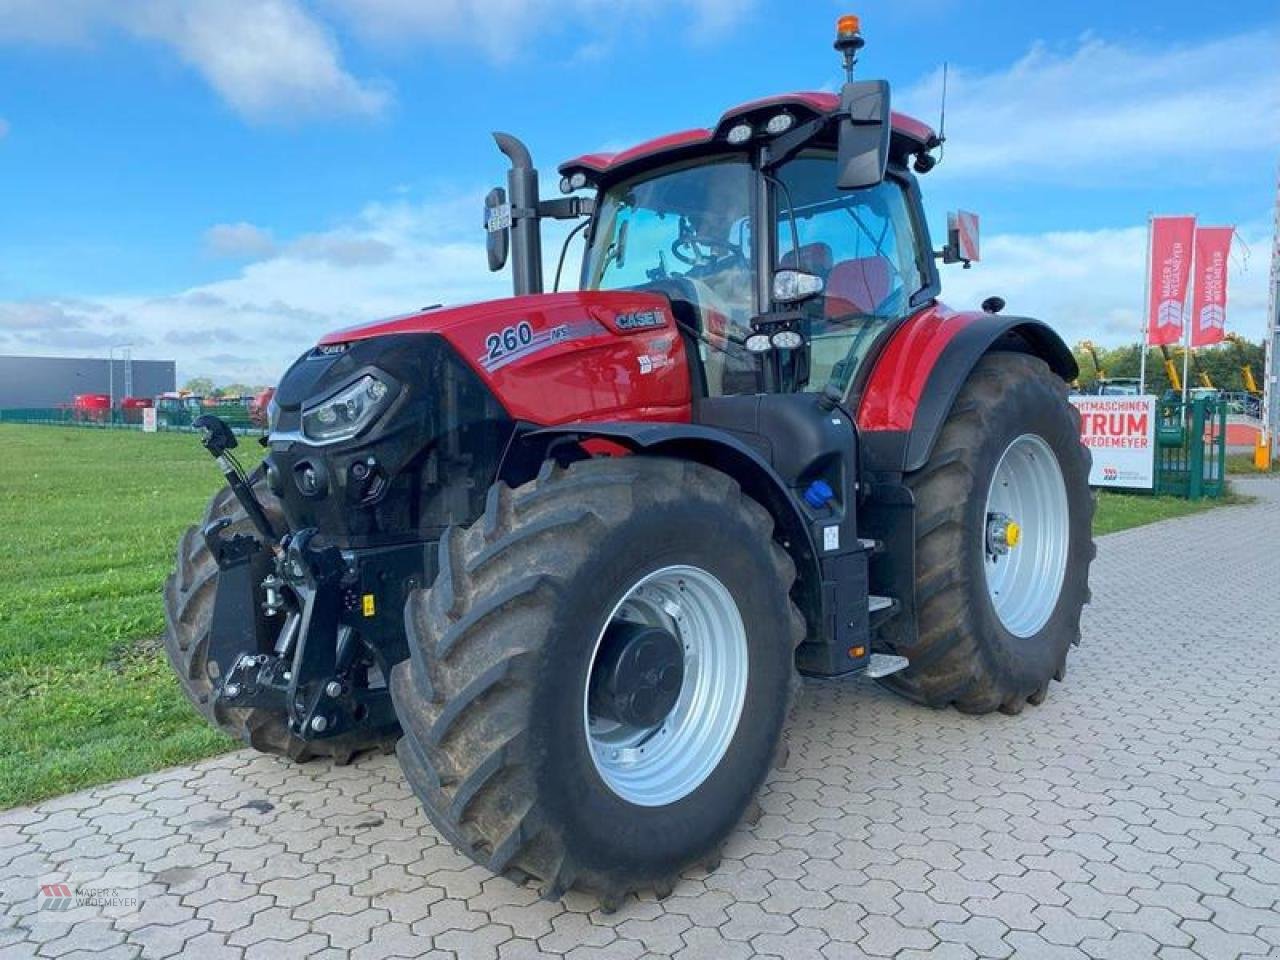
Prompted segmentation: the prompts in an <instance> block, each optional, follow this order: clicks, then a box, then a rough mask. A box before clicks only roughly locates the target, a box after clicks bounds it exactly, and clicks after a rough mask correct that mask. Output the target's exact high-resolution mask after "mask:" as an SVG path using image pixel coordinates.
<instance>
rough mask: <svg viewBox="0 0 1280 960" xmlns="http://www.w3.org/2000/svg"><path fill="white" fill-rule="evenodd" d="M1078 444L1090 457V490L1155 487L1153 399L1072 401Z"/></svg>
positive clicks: (1102, 398) (1074, 398)
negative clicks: (1077, 415)
mask: <svg viewBox="0 0 1280 960" xmlns="http://www.w3.org/2000/svg"><path fill="white" fill-rule="evenodd" d="M1071 402H1072V403H1074V404H1075V405H1076V409H1077V410H1079V411H1080V442H1081V443H1083V444H1084V445H1085V446H1086V447H1088V448H1089V452H1090V453H1092V454H1093V467H1092V469H1091V470H1090V471H1089V485H1090V486H1092V487H1125V488H1132V489H1139V490H1150V489H1151V488H1152V487H1153V486H1154V485H1155V465H1156V464H1155V459H1156V398H1155V397H1072V398H1071Z"/></svg>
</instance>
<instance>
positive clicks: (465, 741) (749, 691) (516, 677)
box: [391, 456, 804, 909]
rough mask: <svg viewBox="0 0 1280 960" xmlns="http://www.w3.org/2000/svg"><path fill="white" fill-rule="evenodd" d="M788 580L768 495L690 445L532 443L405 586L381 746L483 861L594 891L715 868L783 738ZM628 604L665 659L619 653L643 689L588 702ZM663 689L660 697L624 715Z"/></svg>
mask: <svg viewBox="0 0 1280 960" xmlns="http://www.w3.org/2000/svg"><path fill="white" fill-rule="evenodd" d="M794 579H795V567H794V564H793V563H792V561H791V559H790V558H789V557H788V556H787V554H786V553H785V552H784V551H783V549H782V548H781V547H780V546H779V545H778V544H777V543H775V542H774V540H773V521H772V518H771V517H770V516H769V514H768V512H767V511H766V510H765V509H764V508H763V507H761V506H760V505H759V504H758V503H756V502H755V501H754V500H752V499H750V498H749V497H747V496H746V495H744V494H743V493H742V491H741V490H740V489H739V487H738V485H737V484H736V483H735V482H734V481H733V480H731V479H730V478H729V477H727V476H726V475H724V474H722V473H719V472H718V471H715V470H712V469H710V468H708V467H704V466H701V465H699V464H696V463H691V462H685V461H681V460H668V459H659V458H649V457H642V456H630V457H621V458H604V459H596V460H586V461H581V462H578V463H574V464H573V465H571V466H569V467H567V468H565V467H561V466H559V465H556V464H553V463H551V462H548V463H546V464H544V466H543V469H542V470H541V472H540V473H539V475H538V477H537V479H536V480H534V481H531V482H529V483H527V484H525V485H523V486H520V487H518V488H516V489H514V490H512V489H511V488H509V487H507V486H505V485H502V484H499V485H497V486H495V487H493V488H492V489H491V490H490V491H489V496H488V500H487V504H486V508H485V512H484V515H483V516H482V517H481V518H480V519H479V520H477V521H476V523H475V524H473V525H472V526H471V527H470V528H469V529H466V530H461V529H457V528H454V529H451V530H450V531H449V532H448V533H447V534H446V536H445V537H444V539H443V540H442V541H441V543H440V573H439V575H438V577H437V578H436V581H435V584H434V585H433V586H432V587H431V589H430V590H418V591H416V592H414V593H413V594H412V595H411V596H410V598H409V600H408V602H407V604H406V608H405V627H406V631H407V634H408V639H409V648H410V658H409V659H408V660H406V661H403V662H401V663H399V664H397V665H396V667H395V668H394V670H393V671H392V678H391V692H392V699H393V702H394V703H395V706H396V712H397V715H398V717H399V719H400V723H401V726H402V728H403V729H404V737H403V738H402V739H401V741H400V743H399V745H398V747H397V752H398V754H399V757H400V761H401V765H402V766H403V768H404V771H405V773H406V775H407V777H408V779H409V783H410V784H411V785H412V786H413V788H414V791H415V792H416V793H417V795H418V797H419V798H420V799H421V801H422V803H423V806H424V807H425V809H426V812H427V814H428V816H429V817H430V819H431V821H432V822H433V823H434V824H435V825H436V827H437V828H438V829H439V830H440V832H441V833H442V834H443V835H444V836H445V837H446V838H447V839H448V840H449V841H450V842H451V843H453V844H454V845H455V846H456V847H457V848H458V849H459V850H461V851H462V852H463V853H465V854H467V855H468V856H469V857H471V858H472V859H473V860H475V861H476V862H478V863H481V864H484V865H486V866H488V868H489V869H490V870H492V871H494V872H495V873H500V874H505V875H507V876H508V877H510V878H511V879H513V880H515V881H517V882H530V881H532V882H535V883H538V884H539V885H540V887H541V890H542V894H543V896H544V897H547V898H548V899H555V898H558V897H560V896H561V895H563V894H564V893H566V892H567V891H568V890H570V889H574V888H576V889H579V890H584V891H587V892H588V893H591V894H594V895H595V896H597V897H598V898H599V899H600V901H601V903H602V905H603V906H604V908H605V909H612V908H613V907H615V906H616V905H617V903H618V902H619V901H620V899H621V898H622V897H623V896H625V895H626V894H628V893H630V892H634V891H637V890H640V889H652V890H654V891H655V892H656V893H657V894H658V895H659V896H665V894H666V893H668V892H669V891H670V889H671V887H672V885H673V884H674V882H675V881H676V879H677V878H678V877H679V875H680V873H681V872H682V871H683V870H685V869H686V868H688V867H691V866H694V865H702V866H704V867H706V868H708V869H714V865H715V864H716V863H717V862H718V857H719V849H720V846H721V844H722V842H723V840H724V839H725V837H726V836H727V835H728V834H729V833H730V831H732V830H733V828H734V826H735V825H736V824H737V822H738V821H739V819H740V818H742V817H743V814H744V812H745V811H747V810H748V809H749V807H751V806H752V804H753V798H754V796H755V794H756V792H757V790H758V789H759V787H760V784H761V783H762V781H763V780H764V778H765V775H766V773H767V772H768V770H769V767H770V765H771V761H773V760H774V758H775V754H777V753H780V752H781V749H780V744H781V733H782V728H783V725H784V721H785V718H786V716H787V712H788V708H789V700H790V693H791V688H792V682H793V677H794V675H795V667H794V656H795V653H794V648H795V645H796V644H797V643H799V642H800V640H801V639H802V637H803V633H804V622H803V619H802V617H801V614H800V612H799V611H798V610H797V609H796V608H795V606H794V605H793V604H792V603H791V601H790V598H789V593H790V589H791V585H792V582H793V581H794ZM672 598H674V599H672ZM677 601H678V602H677ZM663 611H665V613H664V612H663ZM668 616H669V619H664V617H668ZM633 618H634V619H633ZM637 620H639V621H644V623H645V624H652V623H658V624H659V627H658V628H656V629H657V630H658V633H659V634H660V635H661V636H663V637H665V638H667V639H664V640H663V643H667V642H669V643H670V644H671V646H670V647H669V648H667V655H668V657H669V659H668V660H666V661H660V660H659V659H655V660H649V661H645V662H646V663H647V664H648V665H649V667H652V669H648V668H647V667H646V668H645V669H646V670H647V673H646V672H644V671H641V670H637V671H636V673H635V674H634V675H633V676H634V677H642V678H647V679H645V680H644V682H645V683H647V684H650V686H648V687H645V688H644V690H641V692H640V693H636V694H635V699H629V700H625V703H624V704H623V707H617V706H612V707H610V706H606V707H601V708H597V706H596V704H597V703H599V702H605V701H604V700H597V697H598V696H599V697H604V696H605V694H603V693H600V691H601V690H602V689H606V688H605V687H601V686H599V683H600V682H601V676H602V673H603V674H604V675H605V676H606V677H613V676H615V674H614V673H613V672H612V668H607V667H605V666H604V664H605V663H606V662H610V663H614V664H621V663H622V662H623V660H624V659H625V657H626V656H629V655H630V654H629V653H626V652H625V651H627V650H628V649H629V648H627V647H626V646H625V644H624V645H623V646H621V647H619V646H618V643H619V642H620V641H619V640H618V638H619V637H626V636H632V635H633V634H632V633H629V632H628V631H633V630H638V631H639V633H643V632H644V630H643V629H640V628H638V627H636V625H635V621H637ZM644 629H649V627H647V626H645V627H644ZM663 631H665V633H664V632H663ZM628 642H629V641H628ZM637 643H638V641H637ZM682 644H683V648H684V650H683V652H682V650H681V645H682ZM617 651H623V652H617ZM690 651H693V655H692V656H691V655H690ZM636 656H637V657H639V654H636ZM653 656H654V657H655V658H659V654H657V653H654V654H653ZM615 657H616V659H614V658H615ZM634 662H639V661H638V660H637V661H634ZM659 662H664V663H666V664H667V665H666V666H661V667H659V666H658V663H659ZM677 663H679V664H681V665H680V666H678V667H674V668H672V669H674V670H677V671H679V672H680V679H679V684H680V686H679V693H678V694H673V693H671V692H670V691H671V689H672V687H674V686H675V684H676V680H675V679H674V674H668V673H667V670H668V667H669V666H671V665H672V664H677ZM703 665H705V666H703ZM618 670H619V673H618V674H616V675H618V676H620V675H621V667H619V668H618ZM691 676H692V677H693V678H694V679H692V680H690V679H689V678H690V677H691ZM668 681H670V682H668ZM624 682H630V681H624V680H618V683H619V684H622V683H624ZM628 689H632V690H638V689H640V688H639V687H633V688H628ZM664 690H665V691H667V693H666V695H667V696H670V697H672V698H674V699H675V700H676V702H675V704H674V705H672V706H670V707H654V711H655V712H653V713H648V714H644V719H643V720H636V719H635V713H634V712H632V711H639V710H640V708H641V707H652V706H653V704H654V703H655V702H661V697H662V696H663V695H664V694H663V691H664ZM646 691H647V692H646ZM641 694H643V696H642V695H641ZM708 694H709V695H708ZM650 695H652V697H654V698H656V701H655V700H652V699H651V700H645V699H644V697H648V696H650ZM686 697H687V699H686ZM620 702H623V701H618V700H608V701H607V703H609V704H615V705H616V704H617V703H620ZM708 703H710V704H712V706H711V707H707V706H705V705H706V704H708ZM690 704H703V706H698V707H694V706H690ZM637 705H639V706H637ZM597 709H600V710H604V711H605V712H606V713H608V711H609V710H613V711H615V712H613V713H609V714H608V716H606V717H604V718H603V719H601V717H599V716H597ZM664 709H667V710H669V712H666V713H663V712H662V711H663V710H664ZM735 711H736V712H735ZM655 716H656V717H659V719H657V720H656V721H655V720H654V717H655ZM610 718H612V719H610ZM628 718H630V719H628ZM739 720H741V721H742V722H739ZM633 721H634V725H631V724H632V723H633ZM651 723H653V724H657V725H660V726H661V729H659V726H657V725H653V726H650V725H649V724H651ZM695 731H702V733H696V732H695ZM668 734H670V736H669V737H668ZM610 738H616V739H610ZM645 738H648V739H645ZM615 744H616V745H617V748H616V749H615V746H614V745H615ZM648 750H652V753H651V754H649V755H648V756H647V757H646V751H648ZM664 751H665V752H664ZM619 758H621V759H619ZM646 760H647V763H646Z"/></svg>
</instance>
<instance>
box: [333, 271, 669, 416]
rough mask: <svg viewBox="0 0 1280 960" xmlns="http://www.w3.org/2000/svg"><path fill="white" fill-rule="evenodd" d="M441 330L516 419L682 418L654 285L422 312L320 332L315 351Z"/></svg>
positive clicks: (663, 302)
mask: <svg viewBox="0 0 1280 960" xmlns="http://www.w3.org/2000/svg"><path fill="white" fill-rule="evenodd" d="M406 334H423V335H433V336H436V337H441V338H443V339H444V340H445V341H447V342H448V344H449V345H450V346H451V347H452V348H453V350H454V351H456V353H457V354H458V355H459V356H460V357H461V359H462V360H463V362H465V363H466V364H467V366H468V367H470V368H471V370H472V371H474V372H475V373H476V374H477V375H478V376H479V378H480V380H481V381H482V382H483V383H484V384H485V386H486V387H488V388H489V390H490V391H492V393H493V394H494V396H496V397H497V398H498V400H499V402H500V403H501V404H502V405H503V407H504V408H505V409H506V410H507V411H508V412H509V413H510V414H511V416H512V417H514V418H516V419H518V420H525V421H529V422H532V423H541V424H544V425H554V424H560V423H567V422H572V421H575V420H601V419H609V418H610V417H615V416H618V415H621V414H624V413H625V414H626V415H627V416H628V418H630V419H653V420H688V419H689V404H690V399H691V393H690V377H689V372H688V365H687V360H686V356H685V351H684V344H683V341H682V340H681V338H680V335H679V331H678V329H677V328H676V325H675V321H674V319H673V316H672V312H671V303H670V301H668V300H667V298H666V297H664V296H661V295H660V294H655V293H645V292H635V291H582V292H571V293H551V294H536V295H531V296H522V297H508V298H505V299H502V300H490V301H486V302H483V303H472V304H466V305H463V306H458V307H450V308H445V309H432V310H423V311H420V312H418V313H411V314H406V315H404V316H400V317H393V318H391V319H389V320H382V321H378V322H376V323H370V324H365V325H362V326H357V327H350V328H348V329H346V330H339V331H336V332H334V333H331V334H329V335H327V336H325V337H324V338H323V339H322V340H321V341H320V344H319V348H318V349H320V350H326V349H328V350H340V349H342V348H343V346H344V345H349V346H353V345H356V344H360V345H362V346H363V347H364V349H363V350H362V351H361V352H362V353H363V354H364V355H366V356H368V354H369V348H370V347H372V346H374V345H373V344H368V343H366V341H371V340H375V339H378V338H383V337H401V336H403V335H406Z"/></svg>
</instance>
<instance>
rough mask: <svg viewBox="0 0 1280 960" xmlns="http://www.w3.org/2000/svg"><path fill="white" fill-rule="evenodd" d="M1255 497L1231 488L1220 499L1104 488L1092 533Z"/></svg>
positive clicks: (1197, 511)
mask: <svg viewBox="0 0 1280 960" xmlns="http://www.w3.org/2000/svg"><path fill="white" fill-rule="evenodd" d="M1251 499H1252V498H1251V497H1244V496H1240V495H1239V494H1234V493H1231V492H1230V491H1228V492H1227V493H1226V495H1225V496H1223V497H1221V498H1220V499H1218V500H1209V499H1204V500H1184V499H1182V498H1181V497H1153V496H1148V495H1146V494H1139V493H1116V492H1114V491H1110V490H1102V491H1099V493H1098V508H1097V510H1095V511H1094V514H1093V533H1094V535H1095V536H1102V535H1103V534H1104V533H1115V532H1116V531H1117V530H1127V529H1128V528H1130V527H1141V526H1143V525H1144V524H1148V523H1155V522H1156V521H1157V520H1171V519H1173V518H1174V517H1185V516H1189V515H1191V514H1193V513H1202V512H1203V511H1205V510H1210V509H1212V508H1213V507H1220V506H1225V505H1228V504H1233V503H1248V502H1249V501H1250V500H1251Z"/></svg>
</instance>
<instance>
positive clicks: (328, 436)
mask: <svg viewBox="0 0 1280 960" xmlns="http://www.w3.org/2000/svg"><path fill="white" fill-rule="evenodd" d="M390 395H391V388H390V387H388V386H387V385H386V384H385V383H383V382H382V381H381V380H379V379H378V378H377V377H375V376H373V375H372V374H369V375H366V376H363V377H361V378H360V379H359V380H357V381H356V382H355V383H353V384H351V385H350V386H348V387H344V388H343V389H341V390H339V391H338V392H337V393H335V394H334V395H333V396H331V397H328V398H326V399H324V400H321V401H320V402H319V403H314V404H310V405H308V406H306V407H303V409H302V435H303V436H304V437H306V438H307V439H308V440H310V441H311V442H312V443H337V442H338V441H339V440H350V439H351V438H352V437H354V436H355V435H356V434H358V433H359V432H360V431H361V430H364V429H365V428H366V427H368V426H369V425H370V424H371V423H373V421H374V420H376V419H377V418H378V415H379V414H381V413H382V411H383V409H384V408H385V407H386V405H387V403H388V401H389V398H390Z"/></svg>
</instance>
